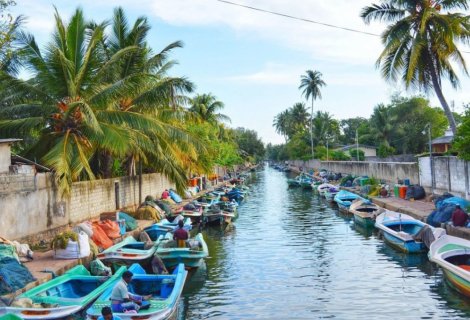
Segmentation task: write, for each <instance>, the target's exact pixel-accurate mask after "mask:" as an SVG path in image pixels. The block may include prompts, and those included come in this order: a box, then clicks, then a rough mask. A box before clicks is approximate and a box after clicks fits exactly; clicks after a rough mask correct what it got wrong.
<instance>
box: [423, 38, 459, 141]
mask: <svg viewBox="0 0 470 320" xmlns="http://www.w3.org/2000/svg"><path fill="white" fill-rule="evenodd" d="M430 43H431V42H430V39H429V35H428V48H427V49H428V54H429V58H430V60H431V64H430V68H431V79H432V85H433V87H434V91H435V92H436V95H437V98H438V99H439V102H440V103H441V106H442V109H444V113H445V114H446V117H447V120H448V121H449V126H450V129H451V130H452V133H453V134H454V136H455V134H456V133H457V125H456V124H455V119H454V115H453V114H452V111H451V110H450V108H449V105H448V104H447V101H446V99H445V98H444V95H443V94H442V88H441V83H440V81H439V80H440V79H438V77H437V66H436V61H435V59H434V55H433V54H432V49H431V47H430Z"/></svg>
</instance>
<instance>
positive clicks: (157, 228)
mask: <svg viewBox="0 0 470 320" xmlns="http://www.w3.org/2000/svg"><path fill="white" fill-rule="evenodd" d="M182 213H183V211H181V214H182ZM180 219H181V218H180ZM176 228H178V220H173V221H169V220H167V219H163V220H161V221H160V222H158V223H154V224H152V225H151V226H149V227H147V228H145V229H144V231H145V232H146V233H147V234H148V235H149V237H150V239H151V240H152V241H155V240H157V239H158V237H159V236H161V235H162V234H166V233H167V232H173V231H175V230H176ZM183 228H184V229H186V230H188V231H190V230H191V229H192V228H193V226H192V222H191V218H189V217H185V218H184V226H183Z"/></svg>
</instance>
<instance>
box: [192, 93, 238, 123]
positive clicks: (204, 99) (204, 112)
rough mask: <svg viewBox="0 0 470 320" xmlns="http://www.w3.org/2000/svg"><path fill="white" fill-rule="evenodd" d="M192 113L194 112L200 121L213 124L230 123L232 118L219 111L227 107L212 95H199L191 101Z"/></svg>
mask: <svg viewBox="0 0 470 320" xmlns="http://www.w3.org/2000/svg"><path fill="white" fill-rule="evenodd" d="M190 105H191V107H190V109H189V110H190V111H191V112H193V113H194V114H195V115H196V116H197V117H199V119H200V120H203V121H207V122H209V123H212V124H218V123H221V122H230V118H229V117H228V116H226V115H225V114H222V113H217V111H219V110H222V109H223V108H224V107H225V106H224V103H223V102H222V101H219V100H217V98H216V97H215V96H214V95H213V94H211V93H204V94H198V95H196V96H195V97H194V98H192V99H191V100H190Z"/></svg>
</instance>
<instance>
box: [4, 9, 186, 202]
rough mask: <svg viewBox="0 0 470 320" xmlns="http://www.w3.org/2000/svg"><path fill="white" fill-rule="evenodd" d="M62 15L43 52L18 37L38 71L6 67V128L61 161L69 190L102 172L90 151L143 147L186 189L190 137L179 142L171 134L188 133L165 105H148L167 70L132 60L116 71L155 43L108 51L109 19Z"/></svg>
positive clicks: (48, 158) (143, 154) (39, 153)
mask: <svg viewBox="0 0 470 320" xmlns="http://www.w3.org/2000/svg"><path fill="white" fill-rule="evenodd" d="M55 23H56V30H55V32H54V36H53V38H52V40H51V42H50V43H49V44H48V46H47V47H46V50H44V52H42V51H41V50H40V49H39V48H38V46H37V44H36V41H35V39H34V37H32V36H30V35H27V34H22V35H21V37H20V39H19V41H20V42H21V43H22V44H23V47H22V49H21V56H22V57H23V59H24V60H23V61H22V63H23V64H24V65H25V66H26V67H27V68H28V70H29V71H30V72H31V73H32V77H31V79H29V80H23V79H20V78H17V77H15V76H14V75H13V74H8V73H5V72H4V73H1V74H0V86H1V87H2V89H3V90H2V92H1V93H0V104H1V105H3V106H4V107H3V108H2V109H0V112H1V115H2V119H4V120H1V121H0V135H2V136H10V137H11V136H12V135H15V136H18V135H20V137H24V138H25V139H29V140H32V141H31V142H30V146H29V148H28V150H26V153H29V154H32V155H34V157H35V158H38V159H42V161H43V162H44V163H45V164H46V165H48V166H50V167H51V168H53V169H54V173H55V175H54V176H55V180H56V183H57V186H58V188H59V190H60V191H61V193H62V194H63V195H68V194H70V188H71V184H72V182H73V181H76V180H79V179H82V178H89V179H93V178H94V177H95V173H94V172H93V170H92V168H91V166H90V159H91V158H92V157H93V155H94V154H96V152H98V151H104V152H108V153H110V154H111V155H112V156H114V157H116V158H123V157H125V156H127V155H129V154H138V156H139V157H140V158H141V159H143V160H146V159H151V160H152V163H155V164H157V165H160V167H161V168H162V169H161V170H163V172H165V174H166V175H167V176H168V177H169V178H170V180H172V181H173V182H175V183H176V185H177V186H178V188H179V189H180V190H181V189H182V188H183V187H184V186H185V183H186V178H185V172H184V169H183V168H182V167H181V166H180V165H179V163H180V162H178V161H177V160H178V159H177V154H178V152H179V151H181V148H184V147H186V145H183V147H181V148H176V147H175V146H174V145H172V141H174V140H173V138H174V137H179V138H180V139H181V140H185V139H186V138H187V135H185V133H184V132H183V131H182V130H180V128H179V127H178V126H177V125H173V124H172V123H171V122H166V121H163V120H162V119H164V120H166V117H167V115H166V113H164V112H162V111H160V110H158V111H157V110H155V108H154V109H153V110H154V112H153V113H152V112H147V110H148V109H151V107H152V97H153V98H154V97H155V96H156V95H158V94H159V93H161V92H162V91H164V90H163V89H162V86H161V83H162V82H163V81H165V78H164V77H163V74H160V73H158V72H150V71H151V70H154V68H147V69H145V68H140V69H139V68H133V69H132V70H133V71H132V72H128V73H125V74H121V76H116V74H117V73H118V72H119V71H122V67H123V66H132V67H135V65H136V64H133V63H129V60H128V58H129V56H132V55H134V57H135V56H136V53H138V55H142V56H145V54H146V53H148V52H149V51H146V50H145V49H144V48H142V47H139V45H122V46H121V47H120V48H119V49H116V50H114V51H111V50H107V51H106V47H105V44H106V41H105V39H104V31H105V27H106V23H101V24H92V23H89V22H87V21H86V20H85V19H84V16H83V12H82V10H80V9H77V10H76V11H75V12H74V14H73V15H72V17H71V19H70V21H69V22H68V23H64V21H63V20H62V18H61V17H60V16H59V14H58V12H57V11H56V13H55ZM145 48H146V47H145ZM104 53H107V55H106V54H104ZM141 61H145V62H149V61H152V62H154V61H155V59H147V60H145V59H144V60H141ZM148 64H149V65H150V64H151V63H150V62H149V63H148ZM155 65H156V66H159V64H158V63H156V64H155ZM149 70H150V71H149ZM165 93H166V96H167V97H168V96H170V95H171V93H167V91H165ZM154 101H159V100H154ZM154 104H156V105H158V103H154ZM144 111H145V112H144ZM31 137H33V139H32V138H31ZM186 140H187V139H186ZM175 159H176V160H175Z"/></svg>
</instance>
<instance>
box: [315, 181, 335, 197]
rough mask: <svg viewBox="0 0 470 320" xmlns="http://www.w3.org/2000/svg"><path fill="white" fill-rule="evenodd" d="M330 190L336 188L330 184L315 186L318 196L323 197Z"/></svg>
mask: <svg viewBox="0 0 470 320" xmlns="http://www.w3.org/2000/svg"><path fill="white" fill-rule="evenodd" d="M332 188H336V186H335V185H333V184H330V183H322V184H320V185H318V186H317V191H318V193H319V194H320V196H324V195H325V192H326V191H328V190H330V189H332Z"/></svg>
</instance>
